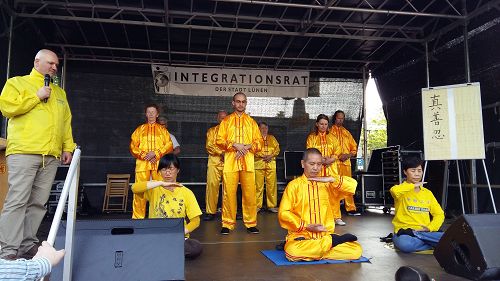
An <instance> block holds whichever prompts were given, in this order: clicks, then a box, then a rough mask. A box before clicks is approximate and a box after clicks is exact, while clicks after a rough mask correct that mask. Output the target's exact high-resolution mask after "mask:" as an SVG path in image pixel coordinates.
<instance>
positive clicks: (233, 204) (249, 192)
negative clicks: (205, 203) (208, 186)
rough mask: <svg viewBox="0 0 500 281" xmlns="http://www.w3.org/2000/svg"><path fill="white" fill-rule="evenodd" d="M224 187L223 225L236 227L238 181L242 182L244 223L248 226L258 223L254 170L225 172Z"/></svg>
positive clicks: (230, 227)
mask: <svg viewBox="0 0 500 281" xmlns="http://www.w3.org/2000/svg"><path fill="white" fill-rule="evenodd" d="M223 182H224V186H223V188H222V227H227V228H229V229H231V230H232V229H234V227H235V225H236V211H237V199H236V191H237V189H238V182H239V183H240V184H241V193H242V198H241V199H242V200H241V201H242V202H241V204H242V206H241V207H242V209H243V223H244V224H245V227H246V228H249V227H252V226H256V225H257V204H256V203H255V202H256V197H255V173H254V172H246V171H239V172H224V176H223Z"/></svg>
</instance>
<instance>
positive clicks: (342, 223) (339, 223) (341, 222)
mask: <svg viewBox="0 0 500 281" xmlns="http://www.w3.org/2000/svg"><path fill="white" fill-rule="evenodd" d="M335 224H336V225H346V223H345V222H344V221H343V220H342V219H335Z"/></svg>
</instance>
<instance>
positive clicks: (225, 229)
mask: <svg viewBox="0 0 500 281" xmlns="http://www.w3.org/2000/svg"><path fill="white" fill-rule="evenodd" d="M229 231H230V230H229V228H227V227H223V228H222V229H221V230H220V234H222V235H228V234H229Z"/></svg>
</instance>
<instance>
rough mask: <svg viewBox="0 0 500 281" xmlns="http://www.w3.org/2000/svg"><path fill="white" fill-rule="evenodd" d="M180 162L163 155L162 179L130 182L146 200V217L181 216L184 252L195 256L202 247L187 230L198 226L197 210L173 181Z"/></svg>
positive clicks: (189, 193)
mask: <svg viewBox="0 0 500 281" xmlns="http://www.w3.org/2000/svg"><path fill="white" fill-rule="evenodd" d="M179 171H180V163H179V159H178V158H177V156H175V155H173V154H166V155H164V156H163V157H162V158H161V159H160V162H159V164H158V173H159V174H160V175H161V177H162V179H163V181H143V182H136V183H134V185H132V191H133V192H134V193H135V194H136V195H137V196H140V197H142V198H144V199H146V200H147V201H149V218H184V234H185V237H186V239H185V241H184V255H185V257H186V258H190V259H194V258H196V257H198V256H199V255H200V254H201V252H202V251H203V248H202V246H201V243H200V242H199V241H198V240H195V239H191V238H189V233H191V232H192V231H193V230H195V229H196V228H197V227H198V226H199V225H200V216H201V214H202V213H201V209H200V206H198V202H197V201H196V197H195V196H194V193H193V192H192V191H191V190H190V189H188V188H187V187H185V186H183V185H182V184H180V183H178V182H177V175H178V174H179Z"/></svg>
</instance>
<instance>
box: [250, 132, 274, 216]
mask: <svg viewBox="0 0 500 281" xmlns="http://www.w3.org/2000/svg"><path fill="white" fill-rule="evenodd" d="M259 129H260V133H261V135H262V149H261V150H260V151H259V152H257V153H255V186H256V188H257V210H260V209H261V208H262V203H263V202H262V201H263V199H264V198H263V193H264V179H265V182H266V203H267V209H268V210H269V211H271V212H273V213H277V212H278V208H276V206H277V205H278V183H277V180H276V156H278V154H280V144H279V143H278V141H277V140H276V138H275V137H274V136H273V135H269V134H268V131H269V126H268V125H267V123H266V122H260V123H259Z"/></svg>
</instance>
